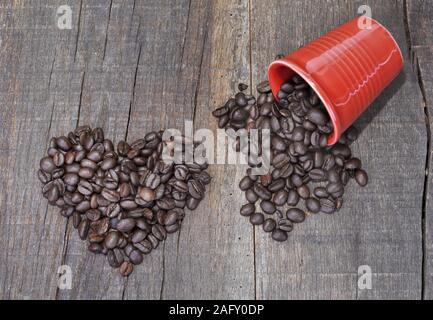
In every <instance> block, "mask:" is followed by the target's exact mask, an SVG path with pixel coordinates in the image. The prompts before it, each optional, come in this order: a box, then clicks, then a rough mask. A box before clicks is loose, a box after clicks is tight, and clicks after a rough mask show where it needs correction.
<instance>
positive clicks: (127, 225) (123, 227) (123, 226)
mask: <svg viewBox="0 0 433 320" xmlns="http://www.w3.org/2000/svg"><path fill="white" fill-rule="evenodd" d="M134 227H135V220H134V219H132V218H126V219H122V220H120V221H119V223H118V224H117V227H116V229H117V230H119V231H120V232H129V231H131V230H132V229H134Z"/></svg>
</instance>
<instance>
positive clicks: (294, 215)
mask: <svg viewBox="0 0 433 320" xmlns="http://www.w3.org/2000/svg"><path fill="white" fill-rule="evenodd" d="M286 216H287V219H289V220H290V221H292V222H294V223H301V222H303V221H304V220H305V213H304V211H302V210H301V209H298V208H291V209H289V210H287V212H286Z"/></svg>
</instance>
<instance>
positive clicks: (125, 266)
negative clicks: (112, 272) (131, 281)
mask: <svg viewBox="0 0 433 320" xmlns="http://www.w3.org/2000/svg"><path fill="white" fill-rule="evenodd" d="M133 270H134V267H133V265H132V263H131V262H128V261H123V262H122V264H121V265H120V269H119V271H120V274H121V275H122V276H123V277H127V276H129V275H130V274H131V273H132V271H133Z"/></svg>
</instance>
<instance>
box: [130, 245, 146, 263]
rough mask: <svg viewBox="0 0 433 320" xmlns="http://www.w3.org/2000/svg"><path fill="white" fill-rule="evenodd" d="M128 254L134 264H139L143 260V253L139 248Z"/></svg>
mask: <svg viewBox="0 0 433 320" xmlns="http://www.w3.org/2000/svg"><path fill="white" fill-rule="evenodd" d="M128 256H129V261H130V262H131V263H133V264H136V265H137V264H140V263H141V262H143V254H142V253H141V252H140V251H139V250H137V249H134V250H132V251H131V252H130V253H129V255H128Z"/></svg>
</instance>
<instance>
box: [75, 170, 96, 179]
mask: <svg viewBox="0 0 433 320" xmlns="http://www.w3.org/2000/svg"><path fill="white" fill-rule="evenodd" d="M94 174H95V172H94V170H93V169H91V168H87V167H84V168H81V169H80V170H79V171H78V175H79V176H80V177H81V178H83V179H90V178H92V177H93V175H94Z"/></svg>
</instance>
